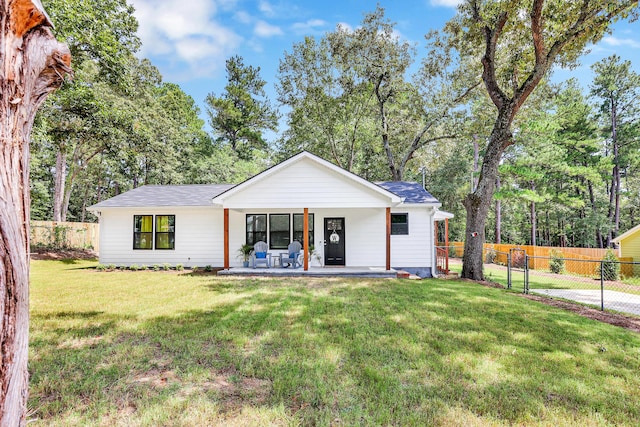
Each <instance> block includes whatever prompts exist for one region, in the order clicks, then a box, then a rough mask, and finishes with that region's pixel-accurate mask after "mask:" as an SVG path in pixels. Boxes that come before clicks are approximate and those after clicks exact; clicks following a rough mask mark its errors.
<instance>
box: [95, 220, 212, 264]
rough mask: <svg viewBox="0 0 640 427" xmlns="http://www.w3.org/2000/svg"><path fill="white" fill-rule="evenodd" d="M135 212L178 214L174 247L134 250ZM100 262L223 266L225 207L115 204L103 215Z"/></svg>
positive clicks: (101, 221)
mask: <svg viewBox="0 0 640 427" xmlns="http://www.w3.org/2000/svg"><path fill="white" fill-rule="evenodd" d="M134 215H175V228H176V234H175V249H173V250H155V249H154V250H134V249H133V216H134ZM100 230H101V233H100V263H102V264H115V265H127V266H128V265H132V264H137V265H147V266H151V265H154V264H163V263H165V262H166V263H169V264H171V265H176V264H182V265H184V266H185V267H192V266H206V265H212V266H222V265H223V262H224V261H223V256H224V252H223V250H224V247H223V246H224V245H223V211H222V209H214V208H186V207H182V208H180V207H178V208H172V207H162V208H112V209H103V210H102V213H101V216H100Z"/></svg>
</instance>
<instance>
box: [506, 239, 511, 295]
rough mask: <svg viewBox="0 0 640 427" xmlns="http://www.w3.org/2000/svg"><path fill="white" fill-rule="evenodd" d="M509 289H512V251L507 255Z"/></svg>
mask: <svg viewBox="0 0 640 427" xmlns="http://www.w3.org/2000/svg"><path fill="white" fill-rule="evenodd" d="M507 289H511V249H509V252H508V253H507Z"/></svg>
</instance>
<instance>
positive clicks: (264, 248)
mask: <svg viewBox="0 0 640 427" xmlns="http://www.w3.org/2000/svg"><path fill="white" fill-rule="evenodd" d="M268 250H269V246H268V245H267V244H266V243H265V242H263V241H260V242H258V243H256V244H255V245H253V252H251V260H252V261H253V268H256V267H257V266H258V264H264V266H265V267H267V268H270V267H271V254H270V253H269V252H268Z"/></svg>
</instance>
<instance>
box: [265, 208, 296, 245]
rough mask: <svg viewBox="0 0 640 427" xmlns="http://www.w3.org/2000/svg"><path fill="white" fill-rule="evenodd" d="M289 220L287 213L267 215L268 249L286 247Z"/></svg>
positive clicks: (288, 235)
mask: <svg viewBox="0 0 640 427" xmlns="http://www.w3.org/2000/svg"><path fill="white" fill-rule="evenodd" d="M290 220H291V219H290V216H289V214H271V215H269V248H270V249H287V247H288V246H289V243H290V240H289V237H290V234H289V233H290V231H289V230H290V228H289V225H290Z"/></svg>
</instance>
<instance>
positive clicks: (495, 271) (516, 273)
mask: <svg viewBox="0 0 640 427" xmlns="http://www.w3.org/2000/svg"><path fill="white" fill-rule="evenodd" d="M450 269H451V271H454V272H457V273H460V272H461V271H462V264H461V263H459V262H454V263H451V264H450ZM512 271H513V277H512V278H511V285H512V288H513V290H515V291H520V292H522V290H523V287H524V271H523V270H522V269H513V270H512ZM484 275H485V279H486V280H488V281H491V282H496V283H500V284H501V285H503V286H505V287H506V286H507V283H508V276H507V268H506V267H505V266H502V265H496V264H484ZM604 286H605V289H608V290H612V291H619V292H626V293H630V294H636V295H640V279H638V278H628V279H625V280H623V281H619V282H610V281H605V282H604ZM529 289H600V279H599V278H593V277H581V276H575V275H572V274H567V273H564V274H551V273H550V272H549V271H544V270H529Z"/></svg>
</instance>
